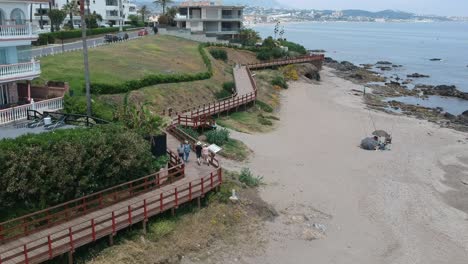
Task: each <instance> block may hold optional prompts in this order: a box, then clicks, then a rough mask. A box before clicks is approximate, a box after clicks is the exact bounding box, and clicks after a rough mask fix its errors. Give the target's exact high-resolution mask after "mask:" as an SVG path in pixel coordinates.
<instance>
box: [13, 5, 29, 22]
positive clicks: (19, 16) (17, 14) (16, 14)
mask: <svg viewBox="0 0 468 264" xmlns="http://www.w3.org/2000/svg"><path fill="white" fill-rule="evenodd" d="M11 20H12V21H14V22H15V24H16V25H23V24H25V23H26V16H25V15H24V13H23V10H21V9H19V8H15V9H13V11H11Z"/></svg>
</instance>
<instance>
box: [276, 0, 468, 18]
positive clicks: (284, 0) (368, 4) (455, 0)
mask: <svg viewBox="0 0 468 264" xmlns="http://www.w3.org/2000/svg"><path fill="white" fill-rule="evenodd" d="M277 1H278V2H279V3H281V4H284V5H287V6H290V7H294V8H310V9H330V10H343V9H363V10H368V11H381V10H385V9H394V10H401V11H405V12H411V13H416V14H426V15H444V16H468V1H467V0H445V1H440V0H411V1H408V0H380V1H379V0H352V1H350V0H328V1H321V0H277Z"/></svg>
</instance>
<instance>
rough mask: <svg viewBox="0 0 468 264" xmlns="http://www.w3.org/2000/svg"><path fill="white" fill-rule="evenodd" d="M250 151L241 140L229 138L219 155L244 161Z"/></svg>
mask: <svg viewBox="0 0 468 264" xmlns="http://www.w3.org/2000/svg"><path fill="white" fill-rule="evenodd" d="M251 152H252V151H251V150H250V149H249V147H247V145H245V144H244V143H243V142H242V141H239V140H237V139H232V138H231V139H229V140H228V141H227V142H226V143H225V144H224V145H223V150H222V151H221V154H220V155H221V156H223V157H225V158H228V159H231V160H235V161H246V160H247V159H248V158H249V155H250V153H251Z"/></svg>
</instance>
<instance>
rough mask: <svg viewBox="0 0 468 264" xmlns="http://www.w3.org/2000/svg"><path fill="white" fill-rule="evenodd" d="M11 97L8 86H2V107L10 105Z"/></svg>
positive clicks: (0, 93) (0, 91)
mask: <svg viewBox="0 0 468 264" xmlns="http://www.w3.org/2000/svg"><path fill="white" fill-rule="evenodd" d="M8 97H10V91H9V90H8V85H7V84H0V105H6V104H8V102H9V100H8Z"/></svg>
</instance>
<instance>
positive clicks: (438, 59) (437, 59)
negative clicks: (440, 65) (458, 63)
mask: <svg viewBox="0 0 468 264" xmlns="http://www.w3.org/2000/svg"><path fill="white" fill-rule="evenodd" d="M441 60H442V59H440V58H432V59H430V61H441Z"/></svg>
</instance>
